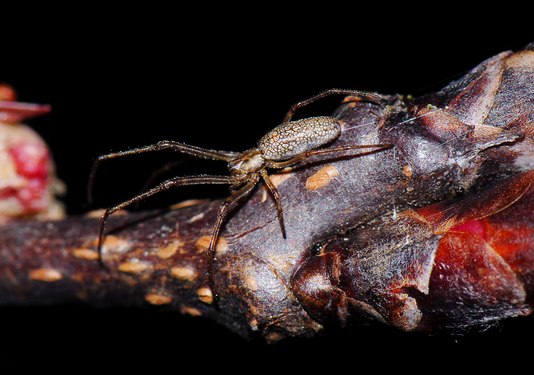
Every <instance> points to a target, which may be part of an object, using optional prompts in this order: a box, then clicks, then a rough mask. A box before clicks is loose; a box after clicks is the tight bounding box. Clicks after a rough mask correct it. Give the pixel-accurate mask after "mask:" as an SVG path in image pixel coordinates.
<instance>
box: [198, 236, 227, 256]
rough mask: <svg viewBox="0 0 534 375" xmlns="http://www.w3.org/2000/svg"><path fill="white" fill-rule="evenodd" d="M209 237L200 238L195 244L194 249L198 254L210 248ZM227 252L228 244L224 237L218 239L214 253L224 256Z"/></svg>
mask: <svg viewBox="0 0 534 375" xmlns="http://www.w3.org/2000/svg"><path fill="white" fill-rule="evenodd" d="M210 241H211V236H202V237H200V238H199V239H198V240H197V242H195V247H196V248H197V250H198V251H199V252H202V253H203V252H205V251H208V249H209V247H210ZM226 250H228V242H227V241H226V239H225V238H224V237H219V239H218V241H217V244H216V245H215V251H216V252H217V254H224V253H225V252H226Z"/></svg>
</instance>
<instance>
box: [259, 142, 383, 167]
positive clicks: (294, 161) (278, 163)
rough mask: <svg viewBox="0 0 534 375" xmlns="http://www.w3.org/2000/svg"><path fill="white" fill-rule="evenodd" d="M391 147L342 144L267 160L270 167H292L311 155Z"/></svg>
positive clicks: (369, 152)
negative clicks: (282, 158)
mask: <svg viewBox="0 0 534 375" xmlns="http://www.w3.org/2000/svg"><path fill="white" fill-rule="evenodd" d="M391 147H393V145H391V144H376V145H352V146H340V147H332V148H324V149H319V150H312V151H308V152H305V153H303V154H300V155H297V156H295V157H293V158H291V159H289V160H285V161H272V160H269V161H268V162H267V166H268V167H269V168H274V169H280V168H286V167H290V166H292V165H295V164H297V163H298V162H300V161H303V160H304V159H307V158H309V157H310V156H315V155H326V154H334V153H337V152H341V151H350V150H355V149H361V148H374V149H375V150H371V151H366V152H362V153H359V154H355V155H351V156H354V157H356V156H363V155H367V154H371V153H375V152H378V151H382V150H387V149H389V148H391Z"/></svg>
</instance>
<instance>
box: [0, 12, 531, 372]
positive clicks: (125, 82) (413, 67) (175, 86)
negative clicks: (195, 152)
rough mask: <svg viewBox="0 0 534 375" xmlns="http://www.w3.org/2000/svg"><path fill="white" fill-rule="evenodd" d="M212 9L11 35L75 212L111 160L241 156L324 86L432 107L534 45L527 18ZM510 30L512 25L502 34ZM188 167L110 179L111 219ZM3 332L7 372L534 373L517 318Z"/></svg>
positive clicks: (5, 321) (4, 311) (35, 325)
mask: <svg viewBox="0 0 534 375" xmlns="http://www.w3.org/2000/svg"><path fill="white" fill-rule="evenodd" d="M200 8H201V9H196V10H194V11H193V10H192V9H188V10H185V9H184V10H182V11H177V10H176V9H174V10H171V9H164V8H157V7H156V6H154V7H153V8H150V9H148V8H147V7H133V6H128V7H127V8H126V7H125V8H123V9H117V10H116V9H113V10H112V9H109V8H107V7H97V6H92V7H89V6H87V7H86V8H82V7H80V8H79V9H70V8H67V9H58V10H56V11H57V12H60V11H61V12H66V13H65V14H64V15H62V16H56V17H54V18H51V17H50V16H48V15H45V13H44V12H43V13H42V14H39V12H36V13H35V14H34V15H33V17H25V16H26V15H27V14H26V13H19V14H21V15H22V14H24V15H25V16H24V17H23V16H19V17H15V18H14V19H13V20H12V21H15V22H13V25H11V24H9V25H6V26H5V29H4V31H3V33H4V35H5V38H4V40H3V41H2V42H1V43H2V44H1V45H0V49H1V50H2V54H1V56H0V81H4V82H8V83H10V84H11V85H13V86H14V87H16V88H17V90H18V92H19V98H20V100H22V101H29V102H37V103H50V104H52V106H53V108H54V110H53V113H51V114H50V115H48V116H46V117H43V118H39V119H34V120H31V121H30V124H31V126H32V127H33V128H34V129H36V130H37V131H38V132H39V133H40V134H41V135H42V136H43V137H44V139H45V140H46V141H47V142H48V144H49V145H50V147H51V149H52V150H53V154H54V157H55V160H56V164H57V170H58V174H59V176H60V178H61V179H62V180H63V181H64V182H65V183H66V184H67V186H68V193H67V195H66V196H65V197H64V202H65V203H66V205H67V207H68V210H69V213H71V214H80V213H82V212H84V211H85V210H87V207H86V205H85V195H84V194H85V187H86V183H87V176H88V173H89V169H90V166H91V163H92V160H93V159H94V158H95V157H96V156H97V155H100V154H103V153H106V152H109V151H110V150H122V149H128V148H130V147H135V146H140V145H145V144H150V143H153V142H156V141H158V140H162V139H175V140H180V141H183V142H186V143H190V144H194V145H198V146H203V147H209V148H220V149H230V150H243V149H246V148H249V147H253V146H254V144H255V142H256V141H257V139H259V137H260V136H261V135H263V134H264V133H265V132H266V131H268V130H269V129H271V128H272V127H274V126H275V125H277V124H278V123H279V122H280V120H281V118H282V117H283V115H284V114H285V111H286V110H287V109H288V107H289V106H290V105H291V104H293V103H294V102H295V101H297V100H299V99H303V98H306V97H307V96H310V95H312V94H314V93H316V92H318V91H321V90H323V89H326V88H330V87H342V88H354V89H360V90H369V91H379V92H384V93H395V92H398V93H411V94H414V95H419V94H421V93H425V92H429V91H432V90H435V89H437V88H440V87H442V86H444V85H445V84H446V83H447V82H449V81H450V80H452V79H455V78H458V77H459V76H461V75H462V74H464V73H465V72H467V71H468V70H469V69H471V68H473V67H474V66H476V65H477V64H478V63H480V62H481V61H482V60H484V59H486V58H489V57H491V56H493V55H495V54H497V53H499V52H501V51H505V50H510V49H512V50H517V49H521V48H522V47H523V46H525V45H526V44H527V43H528V42H529V41H532V40H529V37H532V35H529V34H528V33H529V32H530V34H532V33H531V29H529V28H528V27H526V28H522V27H521V26H522V25H526V26H528V25H529V23H526V22H525V23H523V22H522V21H521V20H519V19H518V15H519V14H520V13H521V11H518V12H517V14H515V15H513V17H512V16H506V15H504V14H501V15H500V18H495V19H489V18H487V17H486V16H484V17H476V16H468V15H467V14H464V13H462V12H463V10H462V9H453V12H452V13H451V14H449V15H446V16H443V15H442V14H441V13H440V14H441V15H442V16H443V17H441V18H440V17H438V12H437V11H435V10H431V9H428V10H425V9H420V11H421V12H420V13H413V14H411V15H410V16H405V15H404V14H403V15H401V14H400V13H399V14H397V13H396V11H394V10H392V9H390V8H387V7H386V6H384V9H379V10H375V11H373V12H371V11H368V10H365V9H363V8H362V9H355V10H353V9H348V8H347V9H346V8H344V7H341V6H340V8H337V7H336V8H332V9H316V11H318V15H315V16H309V15H308V14H307V13H305V12H304V10H303V9H301V10H300V11H302V12H297V13H291V14H288V13H286V12H285V10H279V11H277V12H274V13H272V14H271V12H268V11H267V10H266V9H259V10H252V9H248V8H247V9H243V8H242V7H236V8H235V9H232V8H230V7H229V6H225V7H221V8H220V9H216V8H214V7H213V6H211V5H210V6H208V5H207V4H205V5H203V6H201V7H200ZM202 8H205V9H202ZM48 10H49V11H50V9H48ZM308 10H309V9H306V11H308ZM449 10H450V9H449ZM241 11H245V12H246V13H239V12H241ZM384 12H388V14H389V16H390V17H391V19H390V18H388V19H385V18H384V14H383V13H384ZM328 13H330V14H328ZM479 18H481V19H479ZM474 19H477V20H478V23H476V24H473V22H472V21H473V20H474ZM503 19H505V20H507V21H508V22H509V21H512V22H511V23H509V24H507V25H506V26H505V25H503V24H502V23H501V22H502V21H503ZM530 23H531V22H530ZM530 39H532V38H530ZM338 100H339V98H336V99H332V100H325V101H324V102H322V103H320V104H318V105H317V106H314V107H313V108H312V109H310V110H308V111H304V112H302V115H303V116H305V115H307V114H325V113H329V112H332V111H333V109H334V108H335V106H336V104H337V103H338ZM173 158H174V155H172V154H164V155H154V156H146V157H132V158H130V159H128V160H121V161H114V162H111V163H109V164H108V165H105V166H103V168H102V170H101V172H100V173H99V175H98V181H97V188H96V192H95V194H96V202H97V206H106V205H110V204H112V203H115V202H118V201H120V200H122V199H124V198H127V197H129V196H131V195H133V194H135V193H136V192H138V190H139V189H140V187H141V186H142V185H143V182H144V181H145V180H146V179H147V178H148V176H150V174H151V171H153V170H154V169H155V168H157V166H159V165H161V164H162V163H165V161H170V160H173ZM200 172H206V173H212V172H224V166H222V165H218V164H215V165H213V164H212V163H207V162H194V161H187V162H185V163H184V164H183V165H180V167H179V168H178V169H177V172H176V173H180V174H187V173H200ZM224 194H225V190H224V189H218V188H213V187H209V188H194V189H183V190H181V191H176V192H172V194H167V195H165V196H163V197H161V198H159V199H156V200H153V201H151V202H148V203H147V204H146V205H144V206H143V207H157V206H161V205H165V204H168V203H172V202H177V201H179V200H181V199H187V198H197V197H212V196H224ZM0 330H1V331H0V342H2V344H3V346H2V351H1V352H0V360H5V359H7V363H11V364H15V365H18V366H25V365H27V364H38V365H40V366H41V367H46V368H51V369H53V368H57V367H64V365H65V363H66V361H73V362H76V363H77V365H76V366H77V367H76V368H79V367H82V368H85V367H87V366H95V367H96V368H102V369H105V368H107V366H108V365H109V364H110V363H112V364H115V365H119V366H122V367H123V368H128V367H135V366H138V365H141V364H145V365H147V364H148V365H150V366H154V368H156V367H160V366H161V365H169V366H170V369H172V371H175V372H177V373H182V372H184V371H195V369H194V368H195V366H198V369H199V370H203V371H204V370H205V371H208V370H212V369H217V368H218V369H221V368H223V367H227V366H228V367H231V368H234V369H235V370H236V371H237V370H238V369H240V368H244V369H245V370H246V371H247V372H252V371H254V368H255V366H256V367H258V368H260V369H264V370H266V369H267V368H268V367H273V368H277V367H280V368H282V367H285V366H286V365H285V364H284V362H281V360H287V361H288V362H289V363H291V366H292V368H294V369H300V370H303V371H304V370H306V369H308V368H312V369H314V368H317V369H318V366H322V365H326V366H329V368H330V371H336V370H337V368H338V366H340V365H345V366H349V371H364V370H363V369H362V368H361V366H363V365H367V366H369V367H368V369H367V370H365V371H374V370H375V369H376V370H381V371H382V370H386V369H391V370H394V371H396V370H401V369H406V368H408V369H415V368H421V367H422V365H421V361H422V360H423V359H427V360H428V359H430V360H432V361H434V364H438V363H439V366H448V365H449V366H453V367H454V366H455V365H456V364H457V361H459V360H461V359H462V360H465V359H468V360H469V361H470V362H471V364H475V365H477V366H478V365H481V364H483V363H492V362H493V361H495V360H499V361H500V362H503V361H504V362H506V363H509V362H522V361H525V360H526V358H525V357H523V356H522V355H519V354H518V352H517V350H518V349H519V348H520V347H521V346H522V345H523V344H522V342H523V339H526V340H527V342H528V340H529V337H530V340H531V337H533V334H534V323H533V321H532V318H520V319H515V320H512V321H507V322H504V323H500V324H498V325H497V326H495V327H493V328H490V329H489V330H488V331H485V332H469V333H465V334H462V335H455V336H451V335H421V334H406V333H401V332H397V331H395V330H393V329H390V328H387V327H382V326H379V325H373V326H371V327H354V328H351V329H348V330H344V331H335V332H326V333H325V334H324V335H322V336H321V337H319V338H316V339H309V340H290V341H288V342H285V343H281V344H278V345H274V346H267V345H265V344H263V343H261V342H246V341H243V340H242V339H241V338H239V337H236V336H235V335H233V334H231V333H229V332H227V331H226V330H225V329H224V328H221V327H218V326H217V325H215V324H213V323H211V322H209V321H205V320H203V319H199V318H196V319H194V318H190V317H185V316H181V315H177V314H170V313H161V312H159V311H156V310H154V309H146V310H145V309H114V310H94V309H91V308H87V307H76V306H60V307H47V308H43V307H39V308H36V307H28V308H20V307H18V308H15V307H4V308H1V309H0ZM526 345H528V344H526ZM480 350H482V351H480ZM475 353H476V354H475ZM181 362H187V363H189V364H190V365H192V366H193V369H190V370H186V369H185V368H183V367H182V366H181V365H180V363H181ZM4 363H5V361H4ZM462 366H464V365H462ZM73 368H74V367H73ZM462 368H463V367H462Z"/></svg>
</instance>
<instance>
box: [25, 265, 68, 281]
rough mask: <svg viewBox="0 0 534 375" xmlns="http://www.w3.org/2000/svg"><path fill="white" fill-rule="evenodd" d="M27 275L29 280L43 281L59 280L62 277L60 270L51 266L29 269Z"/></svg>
mask: <svg viewBox="0 0 534 375" xmlns="http://www.w3.org/2000/svg"><path fill="white" fill-rule="evenodd" d="M28 276H29V278H30V279H31V280H38V281H45V282H54V281H59V280H61V279H62V278H63V275H62V274H61V272H59V271H58V270H55V269H53V268H38V269H35V270H31V271H30V273H29V275H28Z"/></svg>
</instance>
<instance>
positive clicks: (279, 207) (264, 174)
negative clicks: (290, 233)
mask: <svg viewBox="0 0 534 375" xmlns="http://www.w3.org/2000/svg"><path fill="white" fill-rule="evenodd" d="M260 174H261V177H262V178H263V181H264V182H265V185H267V187H268V188H269V191H270V192H271V194H272V195H273V198H274V202H275V204H276V211H277V213H278V221H279V222H280V227H281V228H282V236H283V237H284V238H286V237H287V236H286V227H285V224H284V209H283V208H282V199H281V197H280V193H279V192H278V189H277V188H276V186H274V184H273V182H272V181H271V179H270V178H269V174H267V171H266V170H265V169H262V170H261V171H260Z"/></svg>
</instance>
